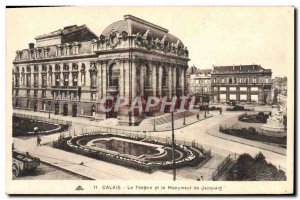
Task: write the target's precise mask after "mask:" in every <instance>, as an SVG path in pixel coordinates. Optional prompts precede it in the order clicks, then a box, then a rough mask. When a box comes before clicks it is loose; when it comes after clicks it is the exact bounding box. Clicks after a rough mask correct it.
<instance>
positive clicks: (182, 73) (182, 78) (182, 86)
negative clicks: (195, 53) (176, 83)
mask: <svg viewBox="0 0 300 200" xmlns="http://www.w3.org/2000/svg"><path fill="white" fill-rule="evenodd" d="M180 71H181V83H180V84H181V85H180V86H181V92H182V95H184V69H183V67H182V66H180Z"/></svg>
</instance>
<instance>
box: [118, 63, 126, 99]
mask: <svg viewBox="0 0 300 200" xmlns="http://www.w3.org/2000/svg"><path fill="white" fill-rule="evenodd" d="M124 62H125V61H124V60H123V59H121V60H120V61H119V65H120V77H119V92H120V93H119V95H120V97H124Z"/></svg>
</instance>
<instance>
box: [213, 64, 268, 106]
mask: <svg viewBox="0 0 300 200" xmlns="http://www.w3.org/2000/svg"><path fill="white" fill-rule="evenodd" d="M271 77H272V71H271V69H264V68H262V67H261V66H260V65H236V66H213V71H212V74H211V88H212V92H213V95H214V99H213V100H214V102H227V101H230V100H234V101H236V102H248V103H258V104H268V103H270V102H271V99H272V98H271V88H272V82H271V80H272V78H271Z"/></svg>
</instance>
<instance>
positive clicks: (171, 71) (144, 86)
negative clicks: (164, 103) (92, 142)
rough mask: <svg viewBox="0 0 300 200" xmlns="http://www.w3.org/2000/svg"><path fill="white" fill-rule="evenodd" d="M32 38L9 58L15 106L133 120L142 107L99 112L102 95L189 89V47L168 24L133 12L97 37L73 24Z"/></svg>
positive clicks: (130, 96)
mask: <svg viewBox="0 0 300 200" xmlns="http://www.w3.org/2000/svg"><path fill="white" fill-rule="evenodd" d="M35 39H36V47H34V46H35V44H33V43H30V44H29V48H28V49H24V50H22V51H17V55H16V58H15V61H14V62H13V64H14V69H13V75H14V76H13V77H14V78H13V106H14V107H16V108H21V109H30V110H35V111H44V112H49V110H50V112H53V113H55V114H62V115H72V116H74V117H75V116H86V117H98V118H101V119H105V118H110V117H117V118H119V119H120V120H121V121H124V123H126V122H130V123H131V122H132V123H134V122H135V121H138V120H139V119H140V118H141V117H142V115H144V113H128V111H127V110H126V109H123V110H121V111H119V112H118V113H113V112H110V113H101V112H100V109H99V106H100V104H101V99H102V98H104V97H107V96H113V97H116V96H117V95H120V96H121V97H125V98H128V99H129V100H130V101H132V100H133V99H134V98H135V97H141V98H142V100H147V98H148V97H149V96H157V97H162V96H168V97H169V98H172V97H173V96H174V95H177V96H180V95H184V94H186V92H187V86H186V82H187V81H186V71H187V67H188V61H189V58H188V50H187V48H186V47H185V46H184V45H183V43H182V42H181V41H180V40H179V39H178V38H176V37H175V36H173V35H171V34H170V33H169V32H168V30H167V29H165V28H162V27H159V26H157V25H155V24H152V23H150V22H147V21H144V20H142V19H139V18H136V17H134V16H131V15H126V16H124V20H121V21H117V22H115V23H113V24H111V25H110V26H108V27H107V28H106V29H105V30H104V31H103V32H102V34H101V35H100V37H97V36H96V35H95V34H94V33H93V32H91V31H90V30H89V29H88V28H87V27H86V26H85V25H83V26H76V25H74V26H68V27H65V28H64V29H60V30H58V31H54V32H51V33H49V34H45V35H41V36H38V37H36V38H35ZM115 103H116V102H115V101H114V100H113V101H111V102H108V101H106V102H104V105H102V106H104V107H106V108H107V107H113V106H114V105H115ZM129 118H130V119H129Z"/></svg>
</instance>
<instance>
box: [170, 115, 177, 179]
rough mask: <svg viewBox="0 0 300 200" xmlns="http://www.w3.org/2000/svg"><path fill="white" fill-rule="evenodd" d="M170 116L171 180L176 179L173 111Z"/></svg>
mask: <svg viewBox="0 0 300 200" xmlns="http://www.w3.org/2000/svg"><path fill="white" fill-rule="evenodd" d="M171 117H172V158H173V181H175V180H176V166H175V135H174V113H173V112H171Z"/></svg>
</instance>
